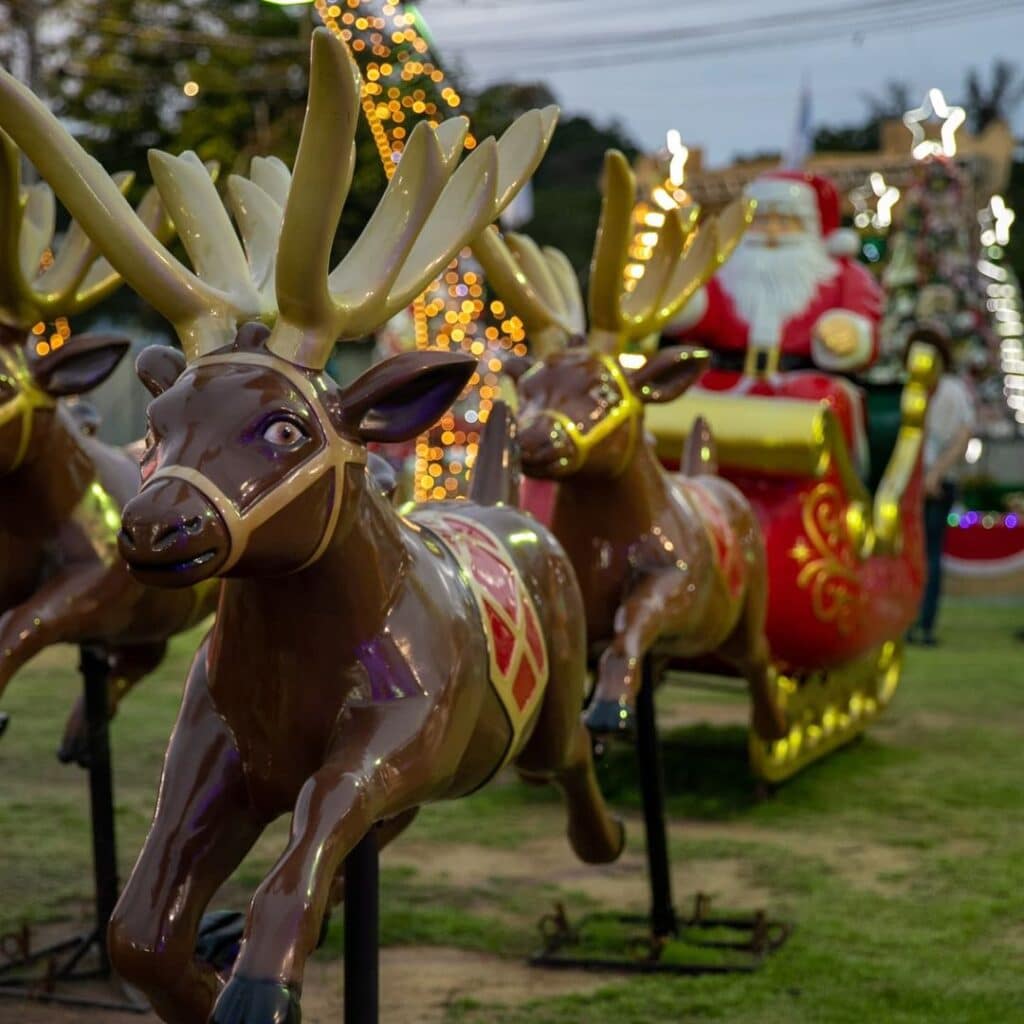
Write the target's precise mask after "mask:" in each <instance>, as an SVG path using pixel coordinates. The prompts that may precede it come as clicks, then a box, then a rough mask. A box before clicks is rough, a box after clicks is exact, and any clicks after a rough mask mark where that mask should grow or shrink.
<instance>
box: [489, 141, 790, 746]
mask: <svg viewBox="0 0 1024 1024" xmlns="http://www.w3.org/2000/svg"><path fill="white" fill-rule="evenodd" d="M635 199H636V185H635V182H634V179H633V174H632V171H631V170H630V168H629V164H628V163H627V162H626V159H625V157H623V156H622V154H620V153H618V152H614V151H612V152H609V153H608V154H607V156H606V159H605V192H604V201H603V205H602V212H601V223H600V226H599V229H598V235H597V241H596V244H595V248H594V257H593V263H592V267H591V285H590V291H589V311H590V330H589V333H586V324H585V317H584V311H583V302H582V299H581V297H580V294H579V286H578V284H577V281H576V276H575V273H574V271H573V269H572V267H571V266H570V265H569V263H568V260H566V258H565V256H564V255H563V254H562V253H560V252H559V251H558V250H556V249H550V248H549V249H546V250H544V251H543V252H542V251H541V250H540V249H539V248H538V247H537V246H536V244H534V243H533V242H532V240H531V239H529V238H526V237H524V236H517V235H509V236H508V238H507V239H506V240H503V239H502V238H501V236H500V235H499V234H498V231H497V229H496V228H489V229H488V230H487V231H486V232H484V233H483V234H482V235H481V236H480V238H479V239H477V241H476V242H475V243H474V247H473V248H474V252H475V254H476V256H477V258H478V259H479V261H480V263H481V264H482V265H483V267H484V270H485V272H486V274H487V278H488V281H489V282H490V283H491V284H492V286H493V287H494V288H495V290H496V291H497V292H498V294H499V295H500V296H501V297H502V299H503V300H504V301H505V303H506V304H507V305H508V306H509V308H510V309H511V310H512V311H513V312H515V313H516V314H517V315H518V316H519V317H520V318H521V319H522V320H523V321H524V323H525V325H526V327H527V330H528V331H530V333H531V336H532V337H535V338H536V339H538V340H539V342H540V352H541V358H540V359H539V360H538V361H537V362H535V363H534V365H533V366H531V367H530V368H529V369H527V368H526V366H522V367H521V368H520V369H521V371H522V370H525V371H526V372H525V373H524V374H523V375H522V376H521V377H520V378H519V382H518V395H519V401H520V407H519V417H518V418H519V442H520V446H521V452H522V460H523V468H524V471H525V472H526V474H527V476H531V477H540V478H544V479H549V480H556V481H558V488H557V497H556V498H555V504H554V510H553V518H552V522H551V527H552V529H553V531H554V533H555V536H557V537H558V539H559V540H560V541H561V543H562V545H563V546H564V547H565V549H566V551H567V552H568V553H569V557H570V559H571V561H572V563H573V568H574V569H575V570H576V575H577V577H578V579H579V581H580V586H581V589H582V591H583V596H584V601H585V603H586V608H587V630H588V634H587V638H588V642H589V645H590V650H591V652H592V654H593V655H594V656H597V655H599V656H600V660H599V662H598V668H597V684H596V689H595V693H594V696H593V699H592V701H591V705H590V708H589V709H588V714H587V723H588V725H590V727H591V728H592V729H593V730H594V731H595V732H599V733H600V732H615V731H621V730H624V729H628V728H629V727H630V725H631V722H632V714H633V707H634V701H635V696H636V690H637V686H638V681H639V673H640V667H641V663H642V661H643V659H644V657H645V656H646V655H647V654H648V652H650V651H655V650H656V651H658V652H663V653H666V654H671V655H673V656H681V657H686V658H696V657H706V656H715V657H717V658H719V659H721V660H723V661H725V662H727V663H728V664H729V665H730V666H732V667H734V668H735V669H736V670H737V671H739V672H740V674H741V675H742V676H744V677H745V678H746V679H747V680H748V682H749V685H750V691H751V696H752V699H753V720H754V725H755V728H756V729H757V730H758V732H760V733H762V734H764V735H765V736H766V737H769V738H771V737H775V736H777V735H779V732H780V730H782V729H783V723H782V722H781V721H780V719H779V717H778V714H777V712H776V710H775V704H774V703H773V701H772V700H771V682H772V678H771V677H772V668H771V665H770V661H769V654H768V648H767V645H766V643H765V638H764V619H765V601H766V590H767V579H766V574H765V553H764V545H763V542H762V539H761V532H760V529H759V527H758V524H757V520H756V519H755V517H754V514H753V512H752V510H751V508H750V506H749V504H748V503H747V501H746V499H745V498H744V497H743V495H742V494H740V492H739V491H738V490H737V489H736V488H735V487H733V486H732V485H731V484H729V483H728V482H726V481H724V480H721V479H719V478H718V477H716V476H714V475H710V474H707V473H704V474H702V475H699V476H694V477H688V476H682V475H674V474H670V473H668V472H667V471H665V470H664V469H663V468H662V467H661V465H660V464H659V462H658V459H657V457H656V455H655V453H654V449H653V446H652V445H651V444H650V443H649V441H648V439H647V438H646V437H645V435H644V429H643V414H644V404H645V403H648V402H667V401H670V400H671V399H673V398H675V397H676V396H678V395H680V394H681V393H682V392H684V391H685V390H686V389H687V387H689V385H690V384H691V383H693V381H694V380H695V379H696V377H697V376H698V375H699V373H700V372H701V370H702V369H703V368H704V366H705V363H706V360H707V353H706V352H703V351H700V350H694V349H689V348H683V347H676V348H668V349H664V350H662V351H660V352H658V353H656V354H655V355H653V356H651V357H650V358H649V359H647V360H646V361H645V362H644V363H643V365H642V366H640V367H638V368H636V369H632V370H626V369H624V368H623V366H622V364H621V363H620V361H619V359H618V354H619V352H620V351H621V349H622V347H623V346H624V345H625V343H626V342H627V341H629V340H630V339H636V338H642V337H645V336H647V335H649V334H652V333H655V332H657V331H658V330H659V329H660V328H661V326H663V325H664V324H665V323H666V322H667V321H668V320H669V319H670V318H671V317H672V316H674V315H676V313H678V311H679V310H680V309H681V308H682V307H683V306H684V305H685V303H686V302H687V301H689V299H690V298H691V297H692V296H693V294H694V293H695V292H696V291H697V289H698V288H699V287H700V285H701V283H702V282H703V281H705V280H706V279H707V278H708V277H709V276H710V274H711V273H712V272H713V271H714V270H715V269H716V268H717V267H718V266H720V265H721V264H722V263H723V262H724V261H725V259H726V258H727V257H728V255H729V253H730V252H731V251H732V248H733V247H734V246H735V244H736V242H737V241H738V239H739V238H740V237H741V235H742V233H743V230H744V229H745V226H746V223H748V222H749V219H750V216H751V210H750V208H749V207H748V206H747V205H745V204H743V203H737V204H734V205H733V206H731V207H729V208H728V209H727V210H725V211H724V212H723V214H722V216H721V217H720V218H719V219H718V220H712V221H711V222H710V223H708V224H707V225H706V226H705V227H703V228H701V229H700V230H694V228H693V221H692V220H691V221H689V222H688V223H686V222H684V220H683V217H682V215H681V213H680V212H679V211H671V212H668V213H666V214H665V221H664V225H663V226H662V227H661V229H660V232H659V237H658V241H657V244H656V246H655V248H654V252H653V255H652V257H651V260H650V262H649V263H648V264H647V266H646V271H645V273H644V276H643V278H642V279H641V280H640V281H639V283H638V285H637V287H636V289H635V290H634V291H632V292H626V291H625V289H624V284H623V282H624V281H625V273H624V271H625V262H626V254H627V247H628V242H629V239H630V237H631V224H632V215H633V209H634V203H635ZM705 447H707V445H705ZM691 462H692V464H694V465H697V466H699V465H701V461H700V460H699V459H696V460H691Z"/></svg>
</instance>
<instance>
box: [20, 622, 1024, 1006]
mask: <svg viewBox="0 0 1024 1024" xmlns="http://www.w3.org/2000/svg"><path fill="white" fill-rule="evenodd" d="M1021 625H1024V614H1022V611H1021V608H1020V607H1019V606H1018V607H1010V606H1006V605H1001V606H1000V605H992V606H984V607H983V606H979V605H973V606H972V605H968V604H962V603H953V602H950V603H949V604H948V605H947V607H946V610H945V624H944V630H943V639H944V641H945V645H944V646H943V647H942V648H940V649H938V650H935V651H919V650H914V651H912V652H910V654H909V655H908V662H907V667H906V671H905V675H904V680H903V683H902V684H901V687H900V690H899V692H898V693H897V696H896V699H895V701H894V704H893V706H892V708H891V709H890V710H889V712H887V714H886V715H885V716H884V718H883V719H882V720H881V721H879V722H878V723H877V724H876V725H875V726H874V727H873V728H872V729H871V730H870V732H869V733H868V735H867V736H866V737H865V738H864V739H862V740H861V741H859V742H857V743H855V744H854V745H852V746H851V747H849V748H847V749H845V750H843V751H841V752H839V753H838V754H836V755H834V756H833V757H831V758H829V759H828V760H826V761H825V762H823V763H821V764H819V765H815V766H813V767H812V768H810V769H809V770H807V771H805V772H804V773H803V774H801V775H800V776H798V777H797V778H795V779H793V780H792V781H791V782H789V783H787V784H786V785H785V786H784V787H783V788H781V789H780V790H779V791H778V792H777V793H776V794H775V795H774V796H772V797H771V798H770V799H767V800H764V801H761V802H758V801H757V800H756V799H755V796H754V786H753V783H752V779H751V778H750V775H749V772H748V770H747V767H746V762H745V737H744V735H743V732H742V730H740V729H736V728H731V727H729V728H725V727H720V728H715V727H708V726H704V727H699V728H698V727H693V728H689V729H678V730H673V731H670V732H669V734H668V735H667V736H666V737H665V760H666V766H667V774H668V778H669V789H670V801H669V805H670V812H671V818H672V821H673V822H674V823H675V827H674V828H673V831H672V848H673V854H674V857H675V858H676V864H677V870H678V869H679V866H682V872H683V877H690V876H689V875H687V873H686V865H687V864H688V863H700V864H712V863H718V862H722V863H726V862H728V863H730V864H733V865H734V866H735V869H736V871H737V872H738V875H739V877H741V879H742V881H743V883H744V885H746V886H748V887H749V889H750V891H751V892H756V893H757V894H758V899H759V901H760V903H761V904H763V905H765V906H766V908H767V909H768V910H769V911H770V912H771V914H772V915H774V916H777V917H782V918H785V919H786V920H789V921H792V922H793V923H794V924H795V931H794V933H793V936H792V937H791V939H790V941H789V943H788V944H787V945H786V947H785V948H784V949H783V950H782V951H781V952H780V953H779V954H778V955H777V956H776V957H774V958H773V959H771V960H770V961H768V962H767V964H766V965H765V966H764V968H763V970H761V971H760V972H758V973H757V974H754V975H750V976H732V977H703V978H675V979H673V978H663V977H662V978H636V979H622V978H616V977H609V978H608V980H607V985H605V986H604V987H602V988H601V989H600V991H598V992H596V993H592V994H588V995H582V996H563V997H559V998H552V999H547V1000H543V1001H533V1002H526V1003H523V1004H522V1005H518V1006H514V1007H511V1006H509V1007H503V1006H491V1005H479V1004H477V1003H475V1002H474V1001H472V1000H462V1001H461V1002H457V1003H455V1004H454V1005H452V1006H451V1007H450V1009H449V1011H448V1021H449V1024H485V1022H488V1024H527V1022H529V1024H548V1022H551V1024H554V1022H558V1024H566V1022H587V1024H606V1022H607V1024H611V1022H615V1024H631V1022H636V1024H640V1022H645V1024H646V1022H652V1021H666V1022H667V1021H673V1022H674V1021H718V1020H721V1021H729V1022H731V1024H747V1022H750V1024H753V1022H755V1021H756V1022H758V1024H783V1022H785V1024H790V1022H808V1024H846V1022H850V1024H853V1022H857V1024H863V1022H864V1021H865V1020H873V1021H879V1022H883V1024H890V1022H891V1024H904V1022H928V1024H932V1022H937V1021H942V1022H947V1021H948V1022H957V1024H959V1022H978V1024H982V1022H984V1024H1004V1022H1012V1021H1018V1020H1021V1021H1024V987H1022V985H1021V983H1020V978H1021V973H1022V968H1024V824H1022V817H1024V815H1022V803H1024V801H1022V799H1021V789H1022V785H1024V647H1021V646H1020V645H1019V644H1015V643H1014V642H1013V640H1012V639H1011V634H1012V631H1013V630H1014V629H1015V628H1018V627H1020V626H1021ZM195 642H196V636H192V637H187V638H183V639H181V640H179V641H177V642H176V643H175V645H174V649H173V654H172V657H171V658H170V659H169V660H168V662H167V663H166V664H165V665H164V667H163V668H162V669H161V670H160V671H159V672H158V673H157V675H156V676H155V677H154V678H153V679H151V680H149V681H148V682H147V683H145V684H144V688H142V689H140V690H139V692H138V693H137V694H136V695H134V696H133V697H132V698H130V699H129V700H128V701H126V703H125V705H124V708H123V710H122V712H121V714H120V715H119V717H118V719H117V721H116V722H115V725H114V738H113V742H114V751H115V768H116V778H117V794H118V829H119V835H118V841H119V849H120V855H121V862H122V866H123V870H124V871H127V870H128V869H129V867H130V864H131V861H132V859H133V854H134V851H135V850H136V849H137V848H138V845H139V843H140V841H141V839H142V837H143V835H144V832H145V829H146V825H147V822H148V817H149V814H150V812H151V809H152V803H153V797H154V793H155V785H156V780H157V777H158V774H159V769H160V762H161V758H162V754H163V748H164V745H165V743H166V738H167V734H168V732H169V730H170V727H171V724H172V722H173V718H174V713H175V710H176V706H177V701H178V695H179V693H180V687H181V680H182V678H183V676H184V670H185V664H186V661H187V658H188V656H189V654H190V651H191V649H192V647H193V646H194V644H195ZM73 668H74V660H73V654H72V653H71V652H48V653H47V654H46V655H44V656H43V657H41V658H40V659H38V660H37V661H36V662H35V663H34V664H33V665H31V666H29V667H28V668H27V669H25V670H24V671H23V672H22V674H21V675H20V676H19V677H18V679H17V680H15V682H14V684H13V685H12V686H11V688H10V690H9V692H8V694H7V695H6V697H5V699H4V703H3V707H4V710H6V711H8V712H10V713H11V715H12V722H11V727H10V730H9V732H8V735H7V736H6V737H4V739H3V740H0V830H2V837H3V838H2V844H0V895H2V899H0V932H2V931H6V930H8V929H9V928H11V927H13V926H14V925H16V924H17V923H19V922H20V921H22V920H31V921H43V920H51V919H58V918H66V917H75V916H84V915H85V913H86V912H87V906H88V901H89V898H90V881H89V877H90V876H89V871H90V860H89V847H88V839H87V810H88V804H87V796H86V789H85V785H84V778H83V776H82V774H81V773H80V772H79V771H78V770H77V769H68V768H64V767H62V766H60V765H58V764H57V763H56V760H55V759H54V757H53V755H52V750H53V749H54V748H55V746H56V743H57V738H58V736H59V733H60V729H61V724H62V722H63V717H64V714H65V712H66V709H67V706H68V705H69V703H70V701H71V700H72V698H73V697H74V696H75V695H76V693H77V687H78V684H77V680H76V677H75V674H74V671H73ZM706 699H707V698H706V697H705V696H703V695H700V694H694V693H693V692H691V691H687V690H682V689H678V688H668V689H666V690H665V691H664V692H663V693H662V695H661V698H660V700H661V701H662V704H663V706H664V707H665V708H668V707H669V706H680V705H686V704H693V703H695V702H697V701H700V700H706ZM601 774H602V781H603V784H604V785H605V788H606V791H607V793H608V795H609V798H610V799H611V800H612V802H613V803H615V804H616V805H617V806H620V807H622V808H624V809H625V810H627V812H630V813H631V814H635V812H636V809H637V808H638V807H639V800H638V795H637V792H636V787H635V779H634V773H633V764H632V760H631V757H630V756H629V753H628V751H613V752H612V754H611V755H610V756H609V757H608V758H607V759H606V761H605V763H604V764H603V765H602V767H601ZM284 825H285V823H283V822H282V823H280V824H279V826H275V829H274V830H273V831H272V833H271V834H270V835H269V836H268V837H267V838H266V840H265V841H264V842H262V843H261V844H260V846H259V847H258V848H257V850H256V851H255V852H254V854H253V855H252V856H251V857H250V858H249V860H248V861H247V862H246V863H245V864H244V865H243V866H242V868H241V869H240V870H239V872H238V874H237V875H236V877H235V879H234V880H233V881H232V882H231V883H229V886H228V888H227V890H226V892H225V893H224V894H222V898H221V900H220V901H218V902H219V903H220V904H223V903H227V904H229V905H235V906H241V905H244V900H245V898H246V897H247V895H248V893H250V892H251V890H252V887H253V886H254V885H255V883H256V882H257V881H258V880H259V878H260V877H262V875H263V873H264V871H265V870H266V869H267V867H268V865H269V864H270V863H271V862H272V861H273V858H274V856H275V855H276V853H277V851H278V850H279V849H280V847H281V845H282V843H283V838H284V832H283V828H284ZM562 827H563V826H562V818H561V812H560V809H559V805H558V802H557V798H555V797H553V796H552V795H550V794H549V793H547V792H546V791H544V790H536V789H532V788H526V787H522V786H520V785H518V784H517V783H515V782H512V781H505V780H502V781H501V782H499V783H498V784H496V785H494V786H491V787H489V788H488V789H486V790H484V791H483V792H481V793H479V794H477V795H475V796H473V797H470V798H468V799H466V800H463V801H459V802H457V803H451V804H445V805H441V806H436V807H429V808H426V809H425V810H424V811H423V812H422V814H421V815H420V818H419V819H418V820H417V822H416V824H415V825H414V826H413V828H412V829H411V830H410V832H409V835H408V838H407V839H406V840H400V842H399V844H398V846H399V851H397V852H400V848H401V846H402V844H403V842H408V843H412V844H416V849H424V850H428V851H429V850H430V849H431V848H434V849H436V850H437V851H439V854H438V856H439V858H441V859H443V855H444V851H445V850H447V849H450V848H451V846H452V845H453V844H457V845H459V846H460V847H463V848H464V847H466V846H469V847H470V848H471V849H476V850H477V851H478V855H479V859H480V863H481V864H483V865H485V866H486V865H488V864H490V863H491V862H492V861H493V862H494V863H495V864H496V867H495V869H494V872H493V873H489V872H488V871H487V870H482V871H480V872H478V873H476V875H474V879H470V880H466V879H465V878H461V877H460V875H459V872H458V871H453V872H452V874H451V876H447V875H445V874H444V873H443V871H441V872H439V871H438V870H437V865H436V864H432V865H429V866H428V867H429V870H428V869H427V868H424V870H419V869H417V867H415V866H408V865H405V866H395V865H394V864H389V863H388V861H387V860H385V871H384V876H383V878H384V882H383V921H382V929H383V936H384V941H385V942H386V943H389V944H421V945H449V946H458V947H461V948H465V949H471V950H479V951H482V952H486V953H494V954H502V955H506V956H510V957H520V956H523V955H525V954H526V953H527V952H529V951H530V950H531V949H532V948H533V946H534V945H535V938H536V927H535V924H536V920H537V918H538V917H539V916H540V914H541V913H543V912H545V911H546V910H547V909H548V908H549V907H550V906H551V904H552V902H553V901H554V900H555V899H563V900H566V901H568V902H569V904H570V906H571V907H572V908H573V910H574V912H577V913H578V912H580V911H585V910H594V909H604V910H614V909H616V908H615V906H614V905H612V904H611V903H608V902H607V901H606V902H604V903H602V902H601V901H600V900H597V899H595V898H594V897H593V895H590V896H585V895H583V894H581V893H573V892H572V891H571V888H566V887H562V886H559V885H558V884H556V883H555V882H552V881H551V880H550V879H546V878H545V879H541V880H539V881H538V882H537V883H536V884H534V883H532V882H531V881H530V880H529V879H527V878H523V877H521V876H519V875H516V876H515V877H509V872H508V870H507V865H508V863H509V861H508V851H510V850H512V851H514V850H515V849H516V847H517V845H518V844H519V843H521V842H525V841H535V840H537V839H538V838H539V837H544V836H547V835H554V836H556V837H557V836H559V835H560V834H561V830H562ZM640 842H641V834H640V829H639V828H638V827H636V826H634V827H633V828H632V831H631V844H632V846H633V848H638V847H639V844H640ZM499 855H500V856H499ZM502 858H504V859H502ZM502 864H504V865H506V868H502V866H501V865H502ZM478 876H479V877H478ZM700 885H701V879H700V877H698V876H693V877H692V880H691V883H690V891H691V892H692V891H693V890H696V889H698V888H700ZM678 895H679V902H680V906H684V905H686V903H687V900H688V893H687V891H686V890H685V889H683V890H682V891H680V892H679V894H678ZM339 949H340V926H339V922H337V921H335V922H334V923H333V924H332V927H331V932H330V938H329V941H328V945H327V949H326V951H325V952H324V953H323V954H322V955H326V956H336V955H338V951H339Z"/></svg>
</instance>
